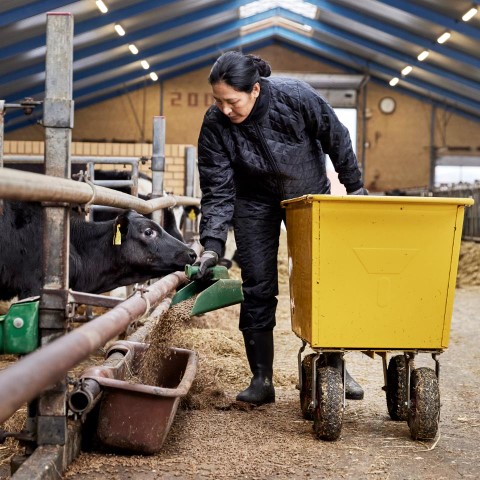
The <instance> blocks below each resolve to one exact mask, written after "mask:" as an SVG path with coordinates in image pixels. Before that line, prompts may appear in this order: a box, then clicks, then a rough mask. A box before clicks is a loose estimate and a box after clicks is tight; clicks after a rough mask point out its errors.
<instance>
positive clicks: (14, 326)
mask: <svg viewBox="0 0 480 480" xmlns="http://www.w3.org/2000/svg"><path fill="white" fill-rule="evenodd" d="M39 303H40V302H39V301H38V300H35V301H24V302H18V303H14V304H12V305H11V306H10V308H9V309H8V312H7V313H6V314H5V315H0V353H12V354H16V355H23V354H26V353H30V352H33V351H34V350H36V349H37V348H38V341H39V340H38V305H39Z"/></svg>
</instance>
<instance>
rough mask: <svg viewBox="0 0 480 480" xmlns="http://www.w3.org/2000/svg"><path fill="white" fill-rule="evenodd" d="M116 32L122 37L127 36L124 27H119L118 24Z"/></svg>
mask: <svg viewBox="0 0 480 480" xmlns="http://www.w3.org/2000/svg"><path fill="white" fill-rule="evenodd" d="M115 31H116V32H117V33H118V34H119V35H120V36H121V37H123V36H124V35H125V30H124V29H123V27H122V26H121V25H119V24H118V23H117V24H116V25H115Z"/></svg>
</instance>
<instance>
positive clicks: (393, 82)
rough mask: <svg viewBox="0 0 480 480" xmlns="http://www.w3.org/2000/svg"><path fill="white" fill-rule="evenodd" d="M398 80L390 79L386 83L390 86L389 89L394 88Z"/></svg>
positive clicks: (395, 78) (396, 78)
mask: <svg viewBox="0 0 480 480" xmlns="http://www.w3.org/2000/svg"><path fill="white" fill-rule="evenodd" d="M399 81H400V80H399V79H398V77H394V78H392V79H391V80H390V81H389V82H388V83H389V84H390V86H391V87H394V86H395V85H396V84H397V83H398V82H399Z"/></svg>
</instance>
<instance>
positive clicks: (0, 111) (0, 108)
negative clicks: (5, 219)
mask: <svg viewBox="0 0 480 480" xmlns="http://www.w3.org/2000/svg"><path fill="white" fill-rule="evenodd" d="M4 114H5V100H0V168H3V132H4V124H5V123H4V120H5V119H4ZM0 215H3V200H2V199H1V198H0Z"/></svg>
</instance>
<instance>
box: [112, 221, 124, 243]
mask: <svg viewBox="0 0 480 480" xmlns="http://www.w3.org/2000/svg"><path fill="white" fill-rule="evenodd" d="M113 244H114V245H121V244H122V234H121V233H120V224H119V223H118V224H117V230H116V231H115V235H114V237H113Z"/></svg>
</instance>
